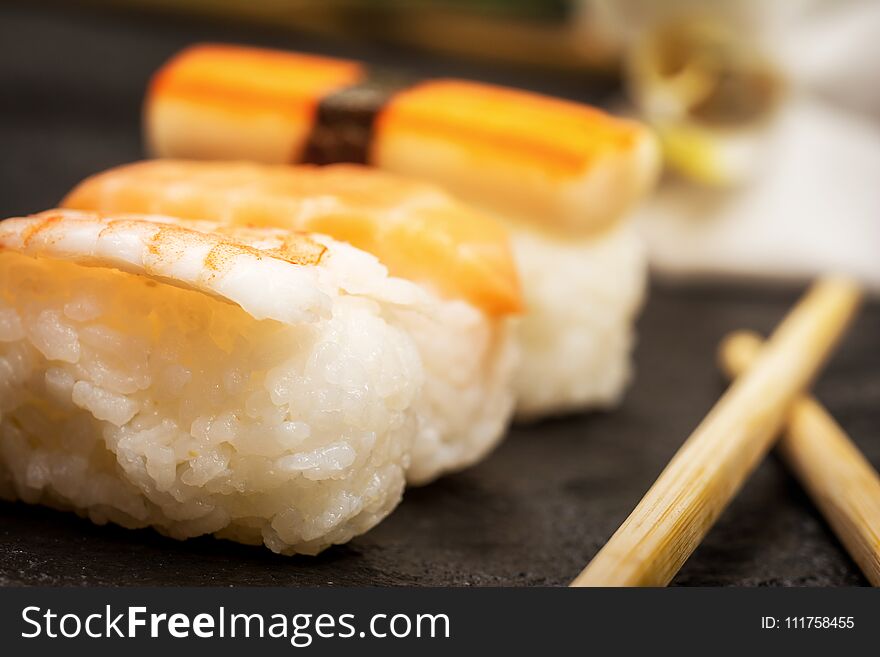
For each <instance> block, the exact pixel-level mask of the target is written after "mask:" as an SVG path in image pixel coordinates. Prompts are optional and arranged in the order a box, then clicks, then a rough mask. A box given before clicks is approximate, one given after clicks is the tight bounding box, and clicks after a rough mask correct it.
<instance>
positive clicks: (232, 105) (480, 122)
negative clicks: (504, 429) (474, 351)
mask: <svg viewBox="0 0 880 657" xmlns="http://www.w3.org/2000/svg"><path fill="white" fill-rule="evenodd" d="M389 80H391V82H389ZM144 117H145V118H144V120H145V132H146V138H147V143H148V147H149V149H150V150H151V151H152V153H153V154H155V155H158V156H161V157H171V158H196V159H225V160H230V159H248V160H254V161H258V162H263V163H267V164H286V163H314V164H331V163H334V162H355V163H360V164H366V165H369V166H372V167H376V168H379V169H383V170H386V171H390V172H394V173H398V174H403V175H406V176H410V177H414V178H418V179H422V180H425V181H428V182H431V183H434V184H439V185H441V186H442V187H444V189H445V190H446V191H448V192H451V193H453V194H454V195H456V196H458V197H460V198H461V199H462V200H464V201H466V202H468V203H470V204H472V205H473V206H474V207H476V208H477V209H480V210H483V211H487V212H489V213H492V214H494V215H495V216H496V217H497V218H498V219H500V220H501V221H502V222H503V223H504V224H505V225H506V226H507V227H508V228H509V229H510V231H511V233H512V239H513V243H514V250H515V253H516V259H517V264H518V266H519V270H520V272H521V278H522V281H523V288H524V294H525V299H526V306H527V312H526V313H525V315H524V318H523V321H522V322H521V323H520V326H519V329H518V337H519V343H520V346H521V350H522V363H521V366H520V367H519V369H518V371H517V373H516V375H515V377H514V389H515V391H516V396H517V412H518V414H519V415H520V416H523V417H535V416H541V415H546V414H550V413H557V412H564V411H571V410H578V409H582V408H588V407H607V406H613V405H614V404H616V403H617V402H618V400H619V399H620V397H621V395H622V392H623V390H624V388H625V385H626V383H627V381H628V380H629V376H630V351H631V346H632V342H633V324H634V321H635V317H636V314H637V312H638V310H639V308H640V305H641V300H642V297H643V295H644V290H645V282H646V273H647V267H646V260H645V254H644V252H643V248H642V243H641V241H640V239H639V238H638V236H637V235H636V233H635V231H634V229H633V227H632V226H630V225H629V224H628V223H627V222H626V220H625V217H626V214H627V212H628V210H629V209H630V208H632V207H633V206H634V205H635V204H636V203H637V202H638V201H639V200H640V198H641V197H642V196H644V195H645V194H646V193H647V192H648V190H649V189H650V188H651V187H652V185H653V182H654V180H655V179H656V177H657V173H658V170H659V149H658V147H657V144H656V140H655V138H654V137H653V135H652V134H651V133H650V132H649V131H648V130H647V129H646V128H645V127H643V126H642V125H640V124H639V123H637V122H635V121H630V120H626V119H622V118H618V117H614V116H611V115H609V114H607V113H605V112H603V111H601V110H598V109H596V108H593V107H589V106H586V105H583V104H580V103H574V102H568V101H564V100H559V99H555V98H549V97H547V96H541V95H538V94H534V93H529V92H525V91H519V90H514V89H507V88H503V87H498V86H493V85H487V84H481V83H477V82H470V81H464V80H450V79H441V80H413V79H409V80H406V79H401V78H400V76H397V77H394V76H388V75H386V74H384V73H382V72H380V73H378V74H377V73H376V72H374V71H373V70H371V68H370V67H368V66H366V65H364V64H362V63H360V62H355V61H350V60H338V59H331V58H326V57H316V56H311V55H302V54H296V53H288V52H281V51H272V50H264V49H258V48H248V47H241V46H232V45H212V44H205V45H197V46H193V47H191V48H188V49H186V50H184V51H183V52H181V53H179V54H178V55H176V56H175V57H174V58H172V59H171V60H170V61H169V62H168V63H167V64H166V65H165V66H164V67H162V69H160V70H159V71H158V72H157V74H156V75H155V76H154V78H153V80H152V82H151V84H150V87H149V89H148V92H147V98H146V102H145V112H144Z"/></svg>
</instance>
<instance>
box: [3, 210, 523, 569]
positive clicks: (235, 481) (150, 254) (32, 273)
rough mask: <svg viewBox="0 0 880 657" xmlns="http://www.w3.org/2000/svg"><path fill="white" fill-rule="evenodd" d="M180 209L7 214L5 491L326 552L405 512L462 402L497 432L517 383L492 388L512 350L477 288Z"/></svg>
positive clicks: (330, 243) (184, 533)
mask: <svg viewBox="0 0 880 657" xmlns="http://www.w3.org/2000/svg"><path fill="white" fill-rule="evenodd" d="M177 223H178V222H177V221H176V220H173V219H169V218H162V217H149V218H136V217H135V218H131V217H129V218H124V219H123V220H113V219H109V218H105V217H100V216H98V215H94V214H90V213H80V212H75V211H52V212H48V213H44V214H43V215H37V216H34V217H29V218H23V219H10V220H7V221H5V222H3V223H2V224H0V496H2V497H5V498H8V499H22V500H24V501H26V502H30V503H45V504H50V505H52V506H55V507H59V508H65V509H74V510H76V511H77V512H79V513H80V514H81V515H84V516H87V517H89V518H91V519H92V520H93V521H95V522H98V523H105V522H108V521H112V522H115V523H118V524H120V525H123V526H125V527H147V526H152V527H155V528H156V529H158V530H159V531H161V532H162V533H164V534H167V535H169V536H172V537H174V538H180V539H182V538H187V537H193V536H199V535H202V534H214V535H216V536H219V537H224V538H229V539H233V540H236V541H240V542H243V543H249V544H259V543H264V544H265V545H267V546H268V547H269V548H270V549H272V550H273V551H275V552H280V553H283V554H293V553H307V554H314V553H317V552H318V551H320V550H321V549H323V548H325V547H327V546H328V545H330V544H333V543H342V542H345V541H348V540H349V539H351V538H352V537H353V536H355V535H357V534H360V533H363V532H365V531H367V530H368V529H370V528H371V527H373V526H374V525H375V524H376V523H378V522H379V521H381V520H382V519H383V518H384V517H385V516H386V515H387V514H388V513H390V512H391V510H392V509H393V508H394V507H395V506H396V505H397V503H398V502H399V500H400V497H401V494H402V491H403V488H404V485H405V479H406V476H407V470H408V469H410V467H411V462H412V456H413V450H414V447H415V440H416V438H417V436H419V435H432V432H433V433H434V435H440V434H441V433H442V429H440V428H439V427H437V426H434V424H433V423H435V422H438V421H439V420H438V419H437V418H438V417H441V416H443V415H444V414H448V412H449V407H451V406H452V405H453V404H457V406H456V408H458V409H459V410H460V417H456V416H455V413H452V414H449V419H448V420H443V421H449V422H459V423H462V424H464V423H467V422H468V412H470V411H471V410H472V408H471V407H472V406H473V404H474V403H476V401H477V400H482V407H481V409H480V413H481V414H482V416H483V417H485V420H484V421H483V422H484V424H485V425H487V427H488V429H487V430H485V431H483V432H482V433H480V432H479V431H478V432H476V433H475V434H474V435H475V436H477V437H475V438H474V440H485V436H488V435H491V440H489V441H486V442H485V444H483V445H481V446H480V447H479V449H478V450H477V452H481V451H485V450H486V449H489V447H491V443H492V441H494V440H496V439H497V438H496V434H497V432H496V429H497V427H498V426H503V424H504V422H505V420H506V417H507V415H508V414H509V413H510V410H511V406H512V398H511V397H510V392H509V390H508V388H509V386H499V392H498V393H495V395H494V397H493V396H492V395H490V396H489V399H490V401H489V403H488V404H487V403H485V399H486V398H485V397H483V395H482V394H480V392H479V391H478V390H475V389H474V388H475V387H478V386H480V385H484V384H485V385H493V384H494V379H495V378H501V379H503V378H504V377H505V376H507V374H506V373H507V372H510V371H511V370H512V361H513V354H512V353H511V349H510V348H508V347H507V346H505V345H507V344H508V343H509V340H508V339H507V338H506V337H504V336H499V335H494V334H492V332H491V331H488V330H487V329H486V327H485V326H483V325H480V323H479V322H478V321H476V319H475V317H474V315H475V314H476V313H475V311H473V310H472V309H469V307H468V306H467V305H466V304H460V302H459V303H447V302H442V301H440V300H439V299H437V298H432V297H431V296H430V295H429V294H428V293H426V291H425V290H424V289H422V288H421V287H419V286H417V285H414V284H412V283H410V282H408V281H404V280H402V279H397V278H393V277H390V276H388V274H387V271H386V270H385V268H384V267H383V266H382V265H380V264H379V263H378V262H377V261H376V259H375V258H374V257H372V256H370V255H368V254H366V253H364V252H361V251H359V250H357V249H355V248H353V247H350V246H348V245H346V244H342V243H339V242H336V241H334V240H332V239H330V238H326V237H323V236H319V235H312V236H308V237H305V236H302V235H292V234H290V233H286V232H279V231H270V230H260V231H255V230H247V229H231V228H228V227H221V226H218V225H215V224H209V223H206V222H187V223H186V226H187V229H184V228H182V227H180V226H178V225H176V224H177ZM291 241H292V242H293V243H291ZM449 324H456V325H458V326H460V327H464V328H465V329H466V331H465V332H462V333H454V335H456V336H461V340H462V342H461V343H457V342H456V338H454V337H452V336H453V332H451V331H449V330H448V329H447V328H446V327H448V326H449ZM468 341H477V342H478V344H472V343H470V342H468ZM420 342H421V343H422V347H420V344H419V343H420ZM466 342H467V343H468V344H465V343H466ZM425 343H430V344H431V350H429V351H432V353H430V354H428V355H429V356H430V357H428V358H425V354H426V351H425V350H424V349H423V346H424V344H425ZM481 350H482V351H481ZM475 353H482V354H483V356H482V358H479V359H475V358H474V357H473V354H475ZM483 366H485V367H486V372H488V373H489V374H487V376H486V377H485V378H480V377H477V378H476V382H475V380H474V378H473V377H470V376H469V375H468V368H476V367H483ZM440 368H443V370H444V371H439V369H440ZM428 385H432V386H437V387H438V388H439V389H440V392H438V393H436V394H433V395H432V394H428V393H427V392H426V390H427V386H428ZM428 400H433V401H428ZM444 405H446V406H445V407H443V408H442V409H438V408H436V406H444ZM487 407H488V408H489V409H491V410H490V412H487V411H486V409H487ZM450 450H451V452H452V453H446V452H444V450H443V446H442V445H440V448H438V449H435V450H434V453H436V457H433V458H435V459H436V460H435V461H434V462H430V461H426V464H425V465H423V466H422V467H423V468H424V470H423V471H422V472H421V473H420V474H419V476H423V474H424V472H430V473H432V474H433V473H434V472H436V471H437V469H442V468H443V467H445V465H448V463H449V462H451V461H454V460H455V458H456V457H457V454H456V453H455V452H456V450H455V448H454V447H453V448H450ZM422 451H423V452H428V451H430V450H428V449H423V450H422ZM473 453H476V452H471V456H469V457H468V458H472V457H473V456H472V454H473ZM425 458H432V457H425Z"/></svg>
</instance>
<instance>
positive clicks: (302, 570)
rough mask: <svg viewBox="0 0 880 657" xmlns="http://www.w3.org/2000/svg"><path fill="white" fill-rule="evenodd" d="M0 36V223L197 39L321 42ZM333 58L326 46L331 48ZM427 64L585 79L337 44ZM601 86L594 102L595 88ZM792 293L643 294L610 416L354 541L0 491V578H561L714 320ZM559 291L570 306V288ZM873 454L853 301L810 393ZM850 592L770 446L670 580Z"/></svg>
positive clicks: (131, 27)
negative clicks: (318, 543) (167, 526)
mask: <svg viewBox="0 0 880 657" xmlns="http://www.w3.org/2000/svg"><path fill="white" fill-rule="evenodd" d="M0 11H2V16H0V42H2V43H3V44H4V47H5V48H6V49H7V51H8V52H11V53H15V55H16V56H15V57H4V58H0V88H2V89H3V95H4V98H3V103H2V104H0V143H2V144H3V154H2V156H0V215H2V216H9V215H12V214H16V213H26V212H31V211H36V210H42V209H45V208H46V207H49V206H51V205H52V204H54V203H56V202H57V200H58V199H59V198H60V197H61V196H62V195H63V193H64V192H65V191H67V189H69V188H70V187H71V186H72V185H73V184H74V183H75V182H77V181H78V180H79V179H81V178H82V177H84V176H85V175H88V174H90V173H92V172H94V171H96V170H99V169H102V168H106V167H108V166H112V165H114V164H119V163H122V162H126V161H131V160H133V159H137V158H139V157H142V154H141V151H140V133H139V106H140V99H141V94H142V93H143V89H144V85H145V83H146V80H147V77H148V76H149V73H150V72H151V71H152V70H154V69H155V67H156V66H158V65H159V63H161V62H162V61H163V60H164V59H165V58H166V57H167V56H168V55H170V54H171V53H173V52H174V51H175V50H176V49H178V48H179V47H181V46H182V45H184V44H186V43H189V42H191V41H194V40H203V39H227V40H239V41H252V42H261V43H267V44H269V45H275V46H283V45H286V46H287V47H290V48H303V49H308V50H324V51H328V52H329V51H330V49H329V46H327V45H326V44H316V43H314V42H311V41H308V40H303V39H298V40H297V39H287V38H282V37H281V36H280V35H276V36H274V37H272V36H271V35H270V36H266V35H251V34H244V33H242V32H241V31H239V30H235V29H232V28H228V27H227V28H224V27H210V26H209V27H205V26H198V27H197V26H194V25H189V24H185V23H181V24H174V25H165V24H160V23H157V22H156V21H152V20H147V19H132V18H130V17H113V16H110V17H106V16H102V15H97V14H94V15H93V14H89V13H85V14H73V13H67V12H64V11H60V10H53V11H48V10H43V11H38V10H36V9H32V8H28V7H27V6H26V5H18V6H13V7H11V8H10V7H8V6H7V7H4V8H3V9H2V10H0ZM333 52H339V50H338V49H333ZM341 54H345V55H348V56H359V57H364V58H368V59H371V60H372V61H378V62H379V63H386V64H387V63H393V62H395V61H406V62H407V64H408V65H410V66H411V67H412V68H415V69H416V70H418V71H424V72H430V73H432V74H438V73H442V74H450V75H453V74H454V75H468V74H469V75H472V76H476V77H484V78H489V79H492V80H493V81H496V82H502V83H519V84H521V85H522V86H535V87H536V88H540V89H543V90H545V91H550V92H555V93H560V94H563V95H568V96H571V97H575V98H585V99H587V98H590V97H594V98H595V97H597V94H599V91H597V90H596V89H595V88H593V89H589V90H584V89H583V88H580V87H576V86H575V85H574V84H573V83H571V82H569V83H566V82H565V81H564V80H563V81H559V80H556V81H551V80H547V79H543V78H542V79H541V80H537V79H535V78H528V77H523V76H520V77H512V76H511V75H510V74H508V73H504V72H496V71H489V70H476V69H464V68H462V66H461V65H456V64H453V63H444V62H438V61H436V60H432V59H430V58H427V57H420V58H415V57H413V56H411V55H406V58H405V59H404V58H403V57H402V56H400V55H398V54H394V53H388V52H382V53H375V52H369V51H365V50H358V51H347V52H341ZM599 95H601V94H599ZM799 291H800V290H798V289H793V288H769V289H768V288H767V287H766V286H756V285H743V286H688V287H671V286H655V288H654V290H653V292H652V295H651V298H650V301H649V303H648V306H647V308H646V312H645V314H644V315H643V317H642V320H641V322H640V343H639V347H638V352H637V355H636V362H637V367H638V374H637V378H636V381H635V384H634V386H633V388H632V389H631V391H630V394H629V395H628V396H627V398H626V401H625V403H624V404H623V406H622V407H621V408H620V409H619V410H617V411H615V412H613V413H597V414H586V415H581V416H574V417H568V418H561V419H557V420H552V421H547V422H543V423H539V424H534V425H527V426H520V427H516V428H514V429H513V430H512V431H511V435H510V436H509V438H508V439H507V440H506V442H505V443H504V444H503V445H502V446H501V447H500V448H499V449H498V450H497V451H496V452H495V453H494V454H493V455H492V456H491V457H490V458H489V459H488V460H486V461H485V462H484V463H482V464H480V465H479V466H477V467H475V468H473V469H471V470H469V471H467V472H464V473H461V474H459V475H455V476H451V477H447V478H446V479H444V480H442V481H440V482H437V483H436V484H433V485H431V486H428V487H425V488H419V489H414V490H410V491H408V492H407V494H406V499H405V501H404V503H403V504H402V505H401V506H400V508H399V509H398V510H397V511H396V512H395V513H394V514H393V515H392V516H391V517H390V518H389V519H388V520H387V521H385V522H384V523H383V524H381V525H380V526H379V527H377V528H376V529H375V530H374V531H372V532H370V533H369V534H367V535H366V536H363V537H361V538H358V539H357V540H355V541H353V542H351V543H350V544H348V545H346V546H341V547H336V548H333V549H331V550H328V551H327V552H325V553H324V554H323V555H321V556H319V557H317V558H285V557H278V556H275V555H272V554H271V553H269V552H268V551H267V550H265V549H263V548H252V547H244V546H239V545H235V544H233V543H229V542H226V541H218V540H214V539H211V538H202V539H197V540H191V541H188V542H185V543H179V542H176V541H173V540H170V539H165V538H162V537H161V536H159V535H158V534H156V533H154V532H152V531H148V530H144V531H127V530H123V529H120V528H118V527H114V526H106V527H98V526H95V525H92V524H91V523H90V522H88V521H85V520H81V519H79V518H77V517H76V516H75V515H73V514H69V513H60V512H56V511H52V510H49V509H44V508H40V507H30V506H26V505H23V504H13V503H0V584H38V585H52V584H59V585H85V584H105V585H210V584H213V585H326V584H337V585H346V584H347V585H461V586H485V585H564V584H566V583H567V582H568V581H569V580H570V579H571V578H572V577H574V575H575V574H577V572H578V571H579V570H580V568H581V567H582V566H583V565H584V564H585V563H586V562H587V561H589V559H590V558H591V557H592V556H593V555H594V554H595V553H596V551H597V550H598V549H599V547H600V546H601V545H602V544H603V543H604V541H605V540H607V538H608V537H609V536H610V535H611V533H612V532H613V531H614V530H615V529H616V528H617V526H618V525H619V524H620V522H622V521H623V519H624V518H625V517H626V516H627V514H628V513H629V512H630V511H631V510H632V508H633V506H634V505H635V504H636V503H637V502H638V500H639V499H640V498H641V496H642V495H643V494H644V492H645V491H646V490H647V488H648V486H650V484H651V482H652V481H653V480H654V479H655V478H656V476H657V475H658V474H659V473H660V471H661V470H662V468H663V466H664V465H665V463H666V462H667V461H668V460H669V458H670V457H671V456H672V455H673V454H674V453H675V450H676V449H677V448H678V446H679V445H680V444H681V442H682V441H683V440H684V439H685V438H686V437H687V435H688V434H689V433H690V432H691V430H692V429H693V428H694V427H695V426H696V425H697V423H698V422H699V421H700V420H701V419H702V417H703V416H704V415H705V413H706V411H708V409H709V408H710V407H711V406H712V404H713V403H714V401H715V400H716V399H717V397H718V396H719V395H720V394H721V392H722V391H723V389H724V384H723V382H722V380H721V377H720V376H719V374H718V373H717V371H716V368H715V347H716V344H717V342H718V340H719V339H720V338H721V336H722V335H724V333H725V332H726V331H729V330H732V329H735V328H741V327H748V328H753V329H757V330H761V331H764V332H767V331H769V330H771V329H772V327H773V326H774V325H775V323H776V322H777V321H778V320H779V319H780V318H781V317H782V316H783V315H784V313H785V311H786V309H787V308H788V307H789V306H790V304H791V303H792V302H793V301H794V300H795V299H796V298H797V294H798V293H799ZM573 302H576V300H573ZM817 394H818V396H819V397H820V398H821V399H822V400H823V401H824V402H825V403H826V404H827V406H828V407H829V408H830V409H831V410H832V412H833V413H834V415H835V416H836V417H837V419H838V420H839V421H840V422H841V424H842V425H843V426H844V428H845V429H846V430H847V431H848V432H850V434H851V435H852V436H853V437H854V439H855V440H856V441H857V442H858V443H859V445H860V447H861V448H862V449H863V450H864V451H865V453H866V454H867V456H868V458H869V459H870V460H871V461H872V462H873V463H874V464H875V465H880V431H878V429H880V404H878V400H880V304H878V303H877V302H874V303H872V304H870V305H869V306H868V307H866V309H865V311H864V312H863V314H862V315H861V317H860V319H859V320H858V323H857V324H856V325H855V327H854V329H853V331H852V332H851V333H850V335H849V336H848V337H847V339H846V342H845V343H844V344H843V346H842V348H841V350H840V351H839V352H838V353H837V354H836V356H835V358H834V359H833V361H832V362H831V363H830V366H829V368H828V369H827V370H826V372H825V373H824V375H823V376H822V378H821V380H820V381H819V383H818V386H817ZM673 583H674V584H677V585H688V586H692V585H738V586H776V585H811V586H812V585H815V586H836V585H863V584H865V581H864V579H863V578H862V576H861V575H860V574H859V572H858V570H857V569H856V568H855V566H854V564H853V563H852V562H851V561H850V559H849V558H848V557H847V555H846V554H845V552H844V551H843V549H842V548H841V547H840V545H839V544H838V543H837V541H836V540H835V538H834V536H833V535H832V534H831V533H830V531H829V530H828V528H827V526H826V525H825V523H824V522H823V520H822V518H821V516H819V514H818V513H817V512H816V511H815V509H814V508H813V506H812V505H811V503H810V501H809V500H808V499H807V498H806V496H805V495H804V494H803V493H802V492H801V490H800V488H799V486H798V484H797V482H796V481H794V480H793V479H792V478H791V477H790V476H789V475H788V474H787V473H786V471H785V469H784V468H783V466H782V464H781V463H780V462H779V461H778V460H777V459H776V458H775V457H772V456H771V457H770V458H768V459H767V460H766V461H765V462H764V463H763V464H762V465H761V466H760V467H759V468H758V470H757V471H756V473H755V474H754V476H753V477H752V478H751V479H750V480H749V481H748V482H747V484H746V486H745V488H744V489H743V490H742V492H741V494H740V495H739V496H738V497H737V498H736V500H735V501H734V502H733V504H732V505H731V506H730V508H729V509H728V510H727V511H726V512H725V514H724V515H723V516H722V517H721V519H720V521H719V523H718V524H717V525H716V526H715V527H714V528H713V530H712V531H711V533H710V534H709V535H708V536H707V538H706V540H705V542H704V543H703V545H701V546H700V548H699V549H698V550H697V551H696V552H695V553H694V555H693V556H692V558H691V559H690V560H689V561H688V562H687V564H686V565H685V567H684V568H683V570H682V571H681V573H680V574H679V575H678V577H677V578H676V579H675V581H674V582H673Z"/></svg>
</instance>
